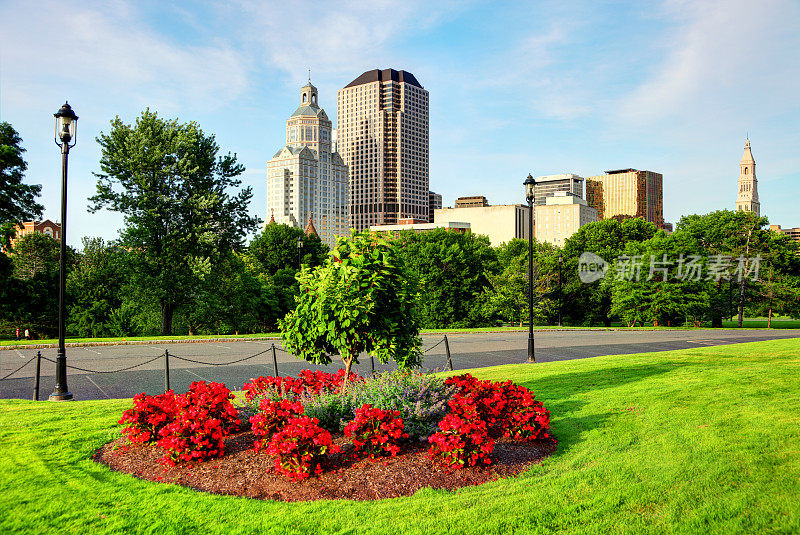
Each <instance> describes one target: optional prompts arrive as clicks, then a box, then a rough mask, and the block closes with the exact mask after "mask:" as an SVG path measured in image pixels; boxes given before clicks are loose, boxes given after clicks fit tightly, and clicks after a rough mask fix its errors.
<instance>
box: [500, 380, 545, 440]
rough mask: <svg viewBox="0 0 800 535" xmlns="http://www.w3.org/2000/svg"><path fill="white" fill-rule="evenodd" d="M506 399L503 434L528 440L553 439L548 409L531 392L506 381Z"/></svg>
mask: <svg viewBox="0 0 800 535" xmlns="http://www.w3.org/2000/svg"><path fill="white" fill-rule="evenodd" d="M506 397H507V399H508V408H507V409H506V412H507V417H506V420H505V435H506V436H507V437H511V438H516V439H521V440H524V441H525V442H530V441H532V440H536V439H550V440H553V441H555V439H554V438H553V437H552V435H551V434H550V411H548V410H547V409H545V408H544V405H542V402H541V401H536V400H535V399H534V396H533V392H531V391H530V390H528V389H527V388H525V387H524V386H519V385H515V384H513V383H511V381H509V382H508V385H507V386H506Z"/></svg>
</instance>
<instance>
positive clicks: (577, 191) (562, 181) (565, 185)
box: [533, 173, 583, 206]
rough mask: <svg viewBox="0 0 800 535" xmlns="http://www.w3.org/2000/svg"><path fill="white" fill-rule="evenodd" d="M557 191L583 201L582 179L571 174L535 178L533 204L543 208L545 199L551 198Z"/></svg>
mask: <svg viewBox="0 0 800 535" xmlns="http://www.w3.org/2000/svg"><path fill="white" fill-rule="evenodd" d="M557 191H566V192H568V193H571V194H572V195H574V196H575V197H578V198H580V199H583V177H581V176H578V175H573V174H572V173H564V174H561V175H547V176H539V177H536V186H534V188H533V204H534V205H535V206H543V205H544V204H545V203H546V202H547V197H552V196H553V194H555V192H557Z"/></svg>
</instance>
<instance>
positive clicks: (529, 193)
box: [523, 174, 536, 362]
mask: <svg viewBox="0 0 800 535" xmlns="http://www.w3.org/2000/svg"><path fill="white" fill-rule="evenodd" d="M523 184H524V185H525V198H526V199H527V200H528V362H536V352H535V348H534V344H533V198H534V193H535V192H534V190H535V187H536V181H535V180H534V179H533V177H532V176H531V175H530V174H528V178H526V179H525V182H523Z"/></svg>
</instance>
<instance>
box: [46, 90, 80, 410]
mask: <svg viewBox="0 0 800 535" xmlns="http://www.w3.org/2000/svg"><path fill="white" fill-rule="evenodd" d="M53 116H54V117H55V118H56V131H55V142H56V145H58V146H59V147H61V256H60V259H59V265H58V269H59V274H58V355H57V356H56V387H55V390H53V393H52V394H50V401H70V400H72V394H70V392H69V389H68V388H67V351H66V349H65V347H64V335H65V334H66V333H65V331H66V329H65V322H66V319H67V307H66V301H65V288H66V283H67V159H68V157H69V149H71V148H72V147H74V146H75V142H76V133H77V129H78V116H77V115H75V112H74V111H72V107H71V106H70V105H69V104H68V103H67V102H65V103H64V105H63V106H61V109H60V110H58V112H56V113H54V114H53Z"/></svg>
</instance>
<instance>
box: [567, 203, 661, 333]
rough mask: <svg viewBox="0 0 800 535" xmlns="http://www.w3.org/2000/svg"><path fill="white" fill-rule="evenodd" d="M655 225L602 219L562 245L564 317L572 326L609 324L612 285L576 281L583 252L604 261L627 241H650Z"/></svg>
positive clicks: (613, 256)
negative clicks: (594, 255)
mask: <svg viewBox="0 0 800 535" xmlns="http://www.w3.org/2000/svg"><path fill="white" fill-rule="evenodd" d="M655 233H656V226H655V225H654V224H653V223H648V222H647V221H645V220H644V219H641V218H631V219H625V220H623V221H618V220H616V219H604V220H602V221H597V222H595V223H589V224H588V225H584V226H582V227H581V228H580V229H578V232H576V233H575V234H573V235H572V236H571V237H570V238H568V239H567V241H566V242H565V243H564V249H563V254H564V265H563V272H562V274H563V276H564V305H563V306H564V309H563V310H564V316H565V317H566V318H567V319H568V321H569V322H570V323H573V324H582V323H586V324H589V325H591V324H595V323H602V324H603V325H606V326H608V325H611V320H612V315H613V314H612V311H611V306H612V303H611V282H610V280H609V279H608V277H606V278H603V279H600V280H597V281H594V282H592V283H589V284H584V283H583V282H581V280H580V279H579V278H578V260H579V258H580V256H581V254H583V253H584V252H591V253H594V254H596V255H598V256H600V257H601V258H603V259H604V260H605V261H606V262H609V263H611V262H613V261H614V260H615V259H616V258H617V257H619V256H620V255H621V254H623V251H624V250H625V247H626V246H627V244H628V243H630V242H642V241H645V240H648V239H650V238H652V237H653V236H654V235H655Z"/></svg>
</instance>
